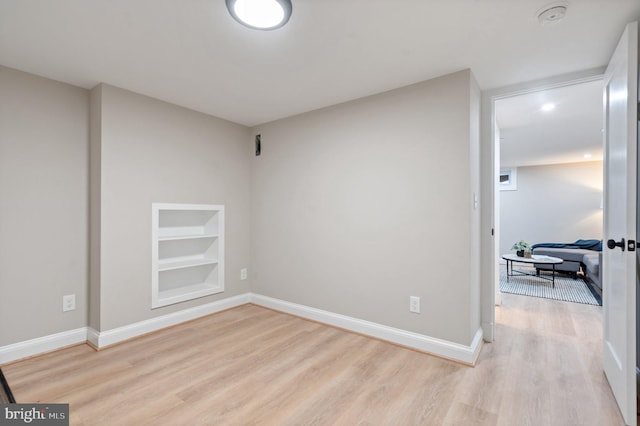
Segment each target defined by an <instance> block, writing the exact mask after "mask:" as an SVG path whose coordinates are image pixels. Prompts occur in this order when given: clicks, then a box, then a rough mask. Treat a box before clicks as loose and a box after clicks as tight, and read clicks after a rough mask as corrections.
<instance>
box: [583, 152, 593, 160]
mask: <svg viewBox="0 0 640 426" xmlns="http://www.w3.org/2000/svg"><path fill="white" fill-rule="evenodd" d="M583 157H584V159H585V160H588V159H589V158H591V154H589V153H588V152H587V153H586V154H585V155H583Z"/></svg>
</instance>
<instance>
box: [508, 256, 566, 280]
mask: <svg viewBox="0 0 640 426" xmlns="http://www.w3.org/2000/svg"><path fill="white" fill-rule="evenodd" d="M502 258H503V259H504V260H506V261H507V281H509V277H513V276H518V275H529V276H532V277H538V278H541V279H543V280H548V281H551V285H552V286H553V287H554V288H555V286H556V265H559V264H560V263H562V262H563V260H562V259H560V258H559V257H552V256H543V255H537V254H533V255H531V257H520V256H518V255H515V254H503V255H502ZM513 262H518V263H528V264H533V263H537V264H540V263H543V264H545V265H551V266H552V272H551V279H549V278H547V277H543V276H541V275H539V274H527V273H526V272H522V271H516V272H517V274H514V273H513Z"/></svg>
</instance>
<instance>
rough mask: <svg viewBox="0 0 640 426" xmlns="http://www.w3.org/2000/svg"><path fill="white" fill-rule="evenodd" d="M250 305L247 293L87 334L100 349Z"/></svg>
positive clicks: (91, 341) (90, 340)
mask: <svg viewBox="0 0 640 426" xmlns="http://www.w3.org/2000/svg"><path fill="white" fill-rule="evenodd" d="M247 303H250V294H249V293H245V294H241V295H238V296H233V297H228V298H226V299H221V300H217V301H215V302H211V303H207V304H206V305H201V306H196V307H193V308H189V309H184V310H182V311H176V312H172V313H170V314H167V315H162V316H159V317H155V318H151V319H148V320H144V321H140V322H136V323H133V324H129V325H125V326H122V327H118V328H113V329H111V330H106V331H97V330H94V329H93V328H90V329H89V331H88V333H87V340H88V341H89V343H91V344H92V345H93V346H95V347H96V348H98V349H102V348H104V347H106V346H109V345H113V344H116V343H120V342H123V341H125V340H129V339H132V338H134V337H138V336H141V335H143V334H147V333H151V332H153V331H157V330H160V329H163V328H167V327H171V326H172V325H176V324H180V323H182V322H186V321H191V320H193V319H196V318H200V317H204V316H206V315H211V314H215V313H216V312H220V311H224V310H226V309H231V308H235V307H236V306H240V305H246V304H247Z"/></svg>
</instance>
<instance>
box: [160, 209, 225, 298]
mask: <svg viewBox="0 0 640 426" xmlns="http://www.w3.org/2000/svg"><path fill="white" fill-rule="evenodd" d="M151 210H152V214H151V224H152V232H151V234H152V242H151V244H152V265H151V269H152V271H151V273H152V280H151V281H152V282H151V307H152V308H159V307H161V306H166V305H171V304H174V303H178V302H184V301H185V300H191V299H195V298H198V297H202V296H208V295H210V294H215V293H220V292H222V291H224V206H222V205H212V204H167V203H153V204H152V207H151Z"/></svg>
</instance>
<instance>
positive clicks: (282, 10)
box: [226, 0, 291, 31]
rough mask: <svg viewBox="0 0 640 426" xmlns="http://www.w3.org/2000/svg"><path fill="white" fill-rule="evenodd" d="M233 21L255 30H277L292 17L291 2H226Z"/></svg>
mask: <svg viewBox="0 0 640 426" xmlns="http://www.w3.org/2000/svg"><path fill="white" fill-rule="evenodd" d="M226 3H227V9H229V13H230V14H231V16H233V19H235V20H236V21H238V22H239V23H241V24H242V25H244V26H245V27H249V28H253V29H254V30H265V31H266V30H275V29H277V28H280V27H282V26H283V25H284V24H286V23H287V22H288V21H289V18H290V17H291V0H226Z"/></svg>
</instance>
